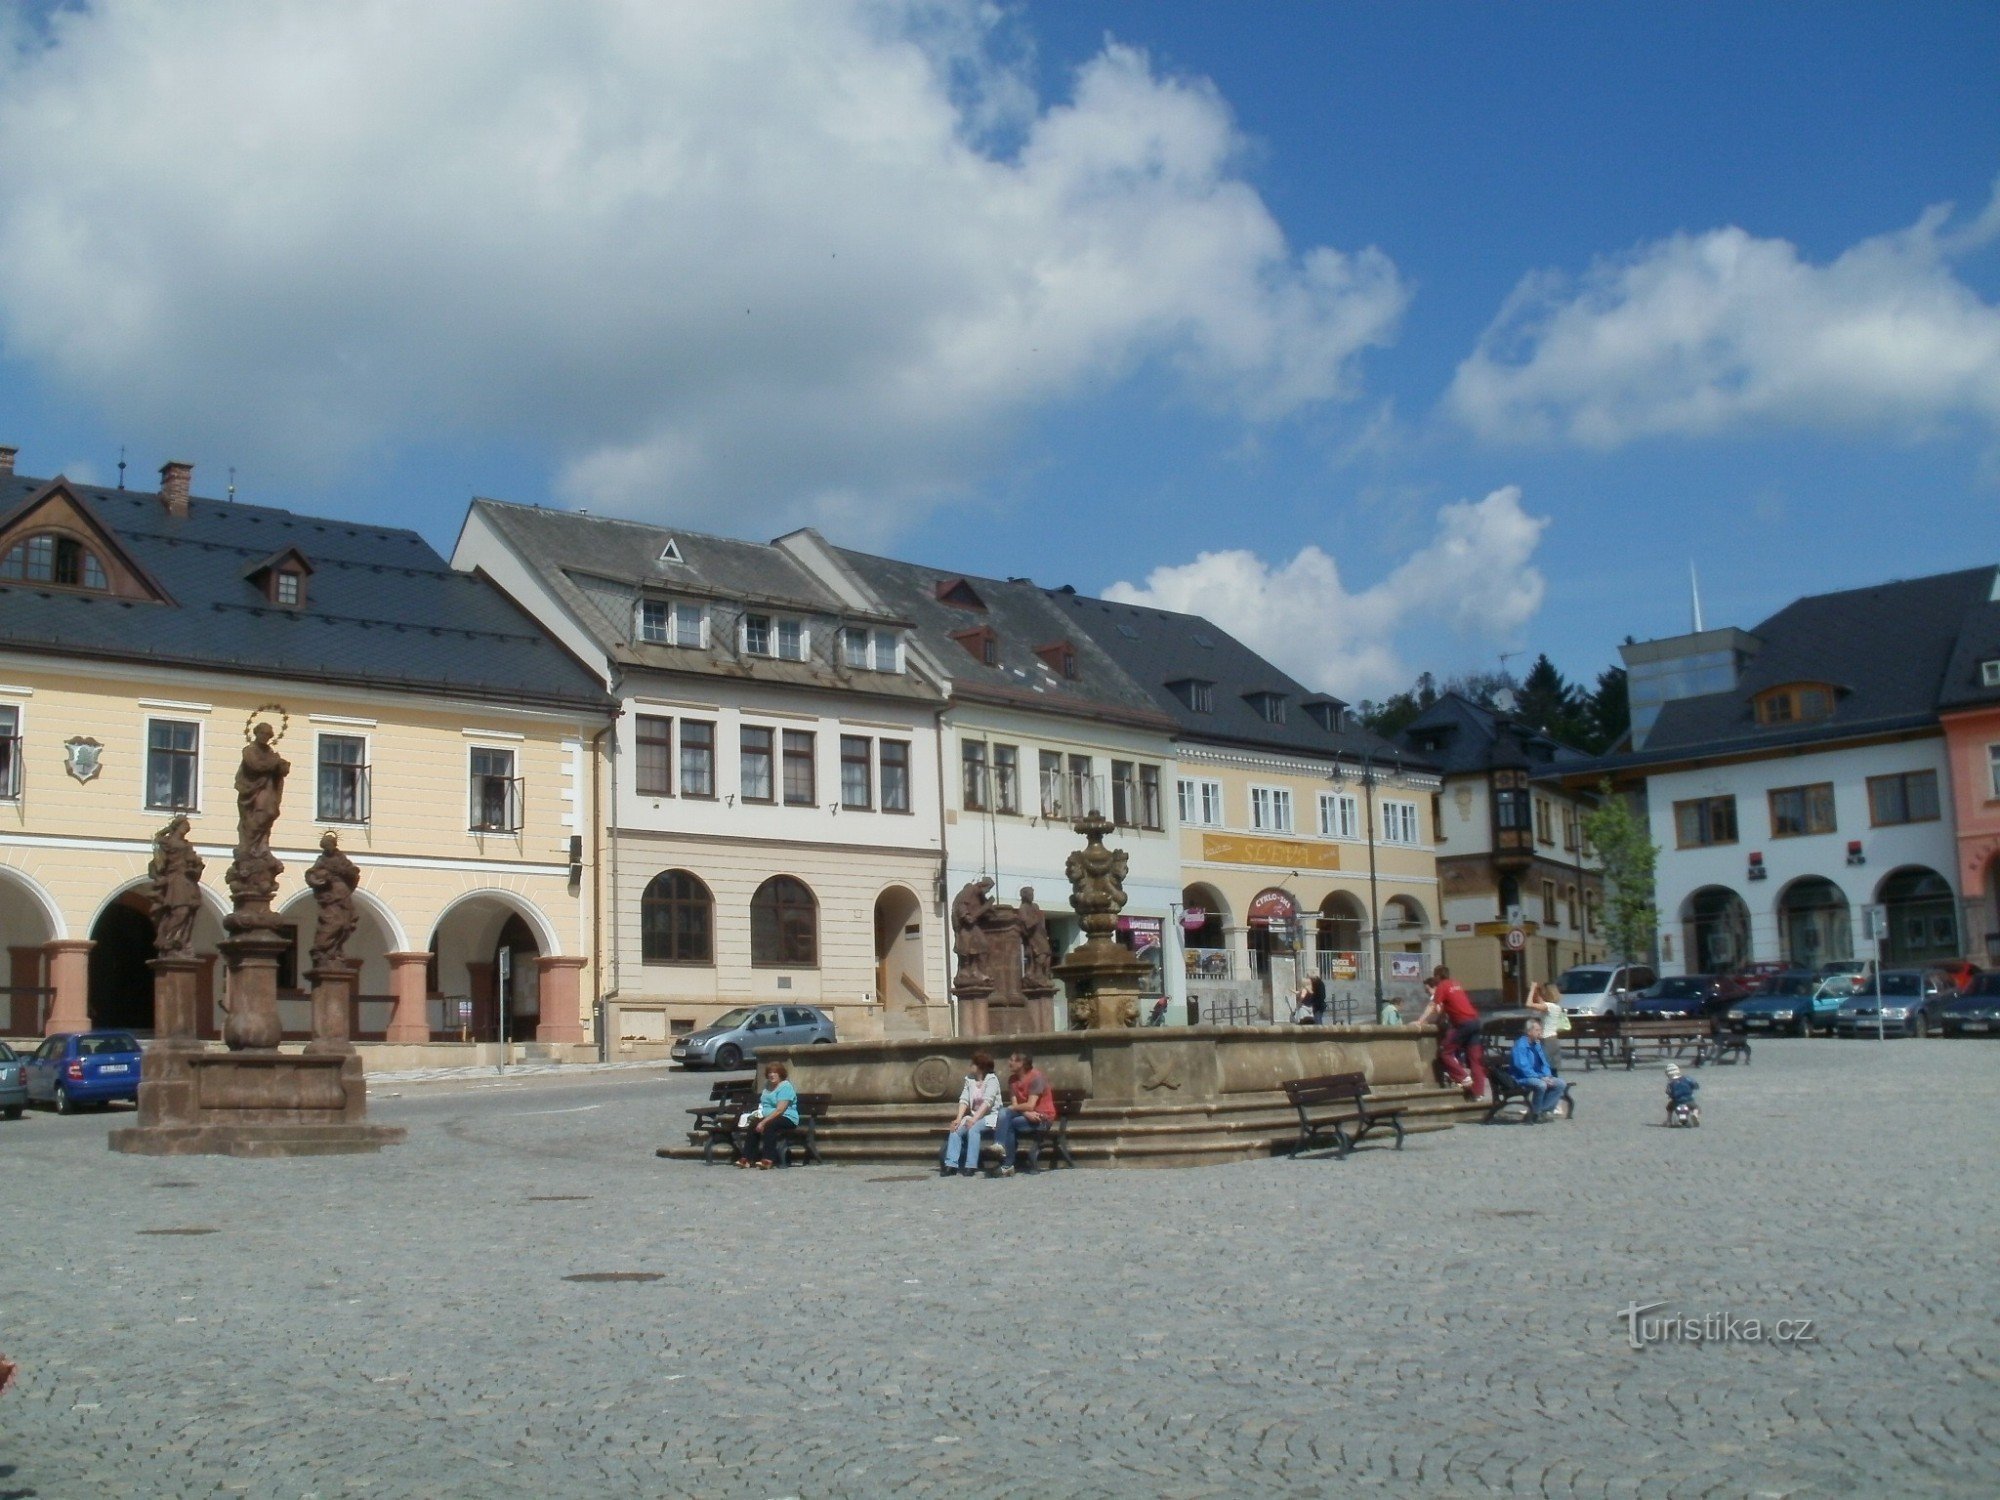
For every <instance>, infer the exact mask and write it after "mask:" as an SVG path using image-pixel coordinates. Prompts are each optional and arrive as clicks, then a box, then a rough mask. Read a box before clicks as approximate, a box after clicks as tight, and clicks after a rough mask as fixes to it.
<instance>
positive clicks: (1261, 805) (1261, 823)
mask: <svg viewBox="0 0 2000 1500" xmlns="http://www.w3.org/2000/svg"><path fill="white" fill-rule="evenodd" d="M1250 826H1251V827H1252V828H1254V829H1256V830H1257V831H1258V832H1259V833H1290V832H1291V831H1292V794H1291V792H1290V790H1289V789H1288V788H1285V787H1281V786H1253V787H1251V788H1250Z"/></svg>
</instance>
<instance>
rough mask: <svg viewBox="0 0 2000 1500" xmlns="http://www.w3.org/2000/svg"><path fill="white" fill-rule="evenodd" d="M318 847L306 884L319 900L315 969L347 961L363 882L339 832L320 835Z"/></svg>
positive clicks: (307, 874) (314, 938)
mask: <svg viewBox="0 0 2000 1500" xmlns="http://www.w3.org/2000/svg"><path fill="white" fill-rule="evenodd" d="M319 849H320V854H319V858H318V859H316V860H314V861H313V862H312V866H311V868H309V869H308V870H307V871H306V885H307V886H308V887H309V888H310V889H311V891H312V893H313V899H314V900H315V901H317V902H318V903H319V926H318V927H317V928H316V929H315V930H314V932H313V940H312V964H313V967H314V968H315V969H330V968H332V967H334V965H336V964H339V963H342V962H344V961H345V959H346V956H347V954H346V949H347V940H348V939H349V938H351V937H353V936H354V928H355V926H356V924H357V922H358V920H359V919H358V917H357V916H356V914H355V911H354V891H355V888H356V887H357V886H359V885H360V884H361V869H360V867H359V866H358V865H356V864H355V863H354V861H353V860H351V859H349V858H348V857H347V856H346V855H345V854H343V853H342V852H341V849H340V837H339V835H338V834H335V833H333V832H331V831H328V832H326V833H323V834H321V835H320V840H319Z"/></svg>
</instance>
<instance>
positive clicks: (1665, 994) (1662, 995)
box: [1632, 974, 1744, 1016]
mask: <svg viewBox="0 0 2000 1500" xmlns="http://www.w3.org/2000/svg"><path fill="white" fill-rule="evenodd" d="M1743 989H1744V987H1743V985H1742V984H1741V983H1740V982H1738V981H1737V980H1735V979H1731V978H1728V977H1727V976H1724V975H1720V974H1669V975H1668V976H1667V977H1666V978H1665V979H1660V980H1655V981H1654V982H1653V983H1652V984H1650V985H1648V986H1647V987H1646V988H1645V989H1643V990H1641V991H1640V992H1639V993H1638V994H1636V995H1634V996H1633V997H1632V1014H1633V1015H1635V1016H1712V1015H1715V1014H1716V1013H1718V1012H1719V1011H1724V1010H1727V1009H1728V1008H1729V1002H1730V1001H1732V1000H1734V999H1736V998H1737V996H1739V995H1741V994H1742V993H1743Z"/></svg>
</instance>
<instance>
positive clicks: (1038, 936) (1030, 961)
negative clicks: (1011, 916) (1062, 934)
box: [1017, 885, 1055, 992]
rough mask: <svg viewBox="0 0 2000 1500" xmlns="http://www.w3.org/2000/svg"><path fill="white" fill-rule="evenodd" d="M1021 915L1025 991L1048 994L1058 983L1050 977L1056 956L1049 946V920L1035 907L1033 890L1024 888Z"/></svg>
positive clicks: (1022, 979)
mask: <svg viewBox="0 0 2000 1500" xmlns="http://www.w3.org/2000/svg"><path fill="white" fill-rule="evenodd" d="M1017 911H1018V913H1019V916H1018V918H1017V920H1018V921H1019V923H1020V927H1021V988H1022V989H1023V990H1024V991H1028V992H1035V991H1040V990H1046V989H1048V988H1050V987H1051V986H1052V985H1053V984H1054V983H1055V981H1054V979H1053V978H1052V977H1051V976H1050V974H1049V965H1050V964H1052V963H1053V962H1054V961H1055V955H1054V952H1053V951H1052V950H1051V948H1050V946H1049V919H1048V917H1047V916H1046V915H1045V914H1044V913H1043V911H1042V909H1041V908H1040V907H1039V906H1037V905H1035V888H1034V887H1033V886H1031V885H1024V886H1022V887H1021V904H1020V906H1019V907H1018V908H1017Z"/></svg>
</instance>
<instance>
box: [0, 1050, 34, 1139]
mask: <svg viewBox="0 0 2000 1500" xmlns="http://www.w3.org/2000/svg"><path fill="white" fill-rule="evenodd" d="M22 1061H23V1059H22V1057H21V1054H20V1053H18V1052H16V1051H15V1050H14V1049H13V1048H12V1047H10V1046H8V1045H7V1044H6V1043H5V1042H0V1115H5V1116H6V1117H7V1118H8V1119H10V1120H18V1119H20V1118H21V1111H22V1110H23V1109H25V1108H27V1104H28V1085H27V1084H26V1083H24V1082H23V1081H22V1079H21V1066H22Z"/></svg>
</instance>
